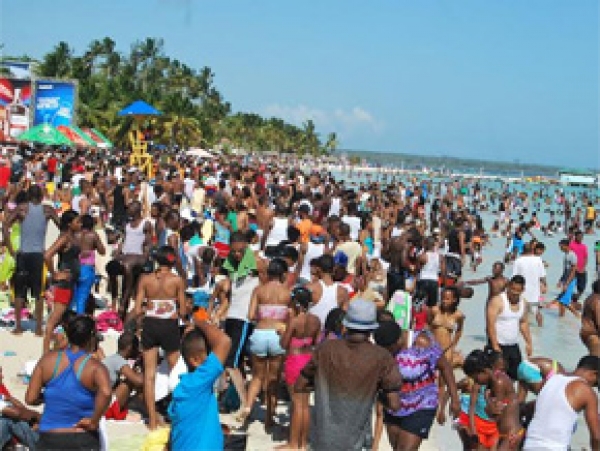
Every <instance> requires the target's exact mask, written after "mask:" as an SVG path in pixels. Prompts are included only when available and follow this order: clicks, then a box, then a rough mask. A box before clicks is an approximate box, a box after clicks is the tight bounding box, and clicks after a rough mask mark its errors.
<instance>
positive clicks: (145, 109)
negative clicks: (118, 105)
mask: <svg viewBox="0 0 600 451" xmlns="http://www.w3.org/2000/svg"><path fill="white" fill-rule="evenodd" d="M118 114H119V116H160V115H161V114H162V113H161V112H160V111H158V110H157V109H156V108H154V107H153V106H152V105H149V104H147V103H146V102H144V101H143V100H136V101H135V102H133V103H132V104H131V105H128V106H126V107H125V108H123V109H122V110H121V111H119V113H118Z"/></svg>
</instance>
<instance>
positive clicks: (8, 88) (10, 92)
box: [0, 77, 31, 140]
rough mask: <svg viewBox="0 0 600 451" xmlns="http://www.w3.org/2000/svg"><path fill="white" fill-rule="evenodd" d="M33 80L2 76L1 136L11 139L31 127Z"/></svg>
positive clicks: (0, 84) (0, 87)
mask: <svg viewBox="0 0 600 451" xmlns="http://www.w3.org/2000/svg"><path fill="white" fill-rule="evenodd" d="M30 108H31V81H30V80H24V79H18V78H10V77H6V78H2V77H0V138H1V139H3V140H11V139H14V138H16V137H17V136H19V135H20V134H21V133H23V132H24V131H25V130H27V129H28V128H29V124H30Z"/></svg>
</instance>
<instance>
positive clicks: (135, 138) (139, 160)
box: [129, 130, 154, 179]
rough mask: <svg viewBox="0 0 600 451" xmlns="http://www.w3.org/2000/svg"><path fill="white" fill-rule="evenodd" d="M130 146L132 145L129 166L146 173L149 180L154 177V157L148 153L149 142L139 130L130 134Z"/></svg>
mask: <svg viewBox="0 0 600 451" xmlns="http://www.w3.org/2000/svg"><path fill="white" fill-rule="evenodd" d="M129 144H130V145H131V156H130V157H129V164H130V165H131V166H135V167H137V168H138V169H139V170H140V171H141V172H144V173H146V176H147V177H148V179H151V178H152V177H153V175H154V174H153V167H152V155H150V154H149V153H148V142H147V141H146V140H145V139H144V135H143V134H142V132H140V131H139V130H134V131H131V132H129Z"/></svg>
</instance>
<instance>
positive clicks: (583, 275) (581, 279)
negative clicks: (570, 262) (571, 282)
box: [575, 271, 587, 295]
mask: <svg viewBox="0 0 600 451" xmlns="http://www.w3.org/2000/svg"><path fill="white" fill-rule="evenodd" d="M575 278H576V279H577V294H579V295H581V294H582V293H583V292H584V291H585V286H586V285H587V272H585V271H584V272H578V273H576V274H575Z"/></svg>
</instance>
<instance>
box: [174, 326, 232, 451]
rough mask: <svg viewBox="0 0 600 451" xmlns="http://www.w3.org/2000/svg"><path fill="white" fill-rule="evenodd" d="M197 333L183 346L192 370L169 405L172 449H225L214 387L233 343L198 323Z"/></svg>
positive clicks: (214, 329)
mask: <svg viewBox="0 0 600 451" xmlns="http://www.w3.org/2000/svg"><path fill="white" fill-rule="evenodd" d="M194 323H195V326H196V329H194V330H192V331H191V332H188V334H187V335H186V336H185V337H184V338H183V341H182V343H181V354H182V356H183V359H184V361H185V364H186V366H187V368H188V372H187V373H185V374H182V375H181V377H180V381H179V384H178V385H177V387H176V388H175V390H174V391H173V399H172V401H171V404H170V405H169V417H170V418H171V435H170V439H169V440H170V448H169V449H171V450H173V451H178V450H189V449H223V446H224V440H223V432H222V430H221V424H220V422H219V409H218V406H217V399H216V397H215V395H214V392H213V386H214V384H215V382H216V381H217V380H218V379H219V377H220V376H221V374H222V373H223V371H225V368H224V367H223V365H224V363H225V360H226V359H227V356H228V354H229V350H230V348H231V339H230V338H229V337H228V336H227V335H226V334H225V333H224V332H223V331H221V330H219V329H218V328H217V327H215V326H213V325H211V324H209V323H207V322H204V321H198V320H196V319H194Z"/></svg>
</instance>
